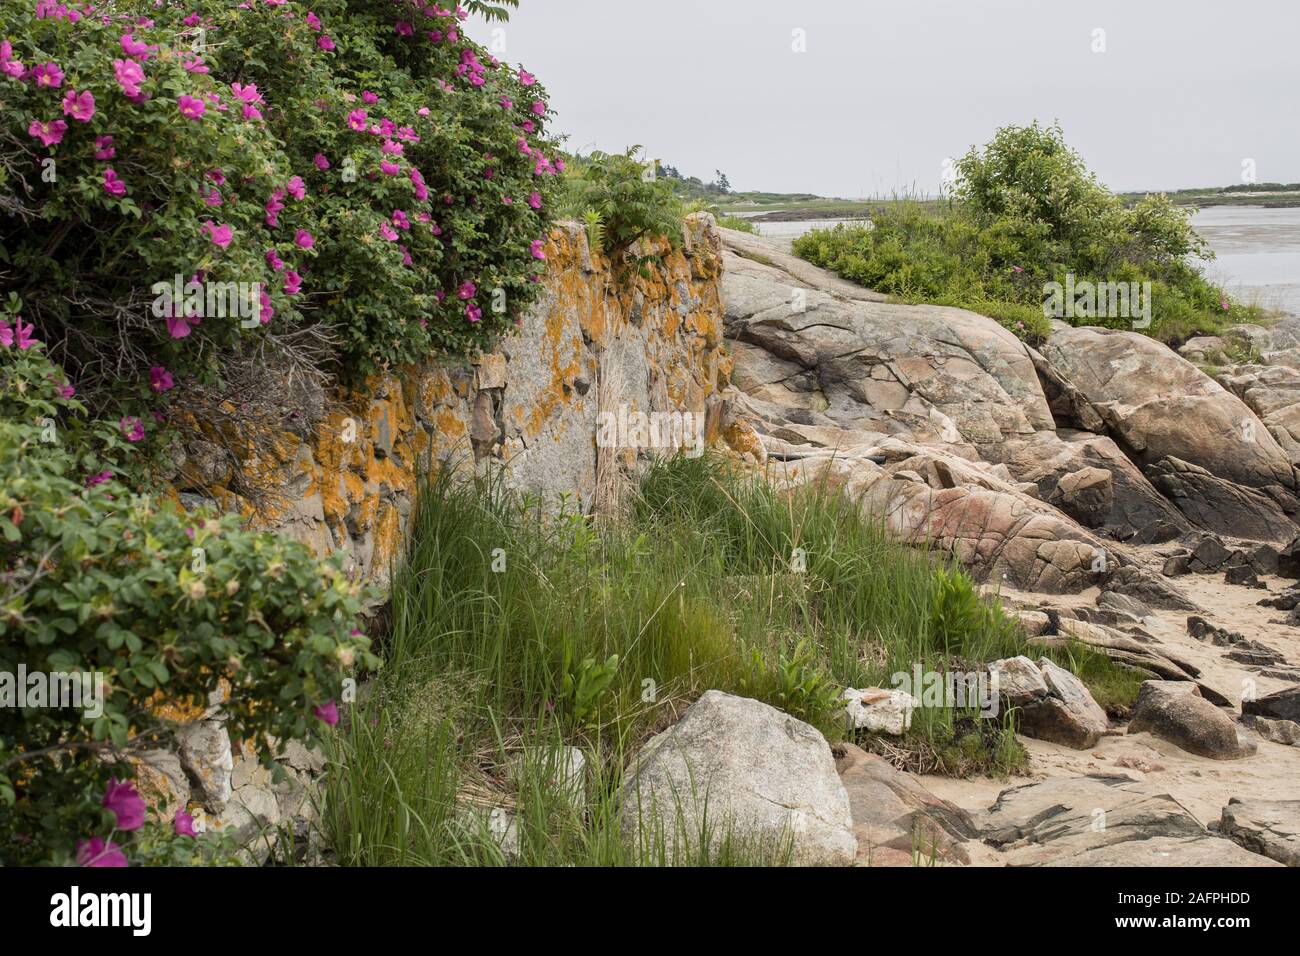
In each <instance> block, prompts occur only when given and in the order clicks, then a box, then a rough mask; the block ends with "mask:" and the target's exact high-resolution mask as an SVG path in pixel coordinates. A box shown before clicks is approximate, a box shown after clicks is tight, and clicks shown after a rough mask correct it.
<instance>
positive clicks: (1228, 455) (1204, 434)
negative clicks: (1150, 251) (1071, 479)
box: [1042, 323, 1300, 539]
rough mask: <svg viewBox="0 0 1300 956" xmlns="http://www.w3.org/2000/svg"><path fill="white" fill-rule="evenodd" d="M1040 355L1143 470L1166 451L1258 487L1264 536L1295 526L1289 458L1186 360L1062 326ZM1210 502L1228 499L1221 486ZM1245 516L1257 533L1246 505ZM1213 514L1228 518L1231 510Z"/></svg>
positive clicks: (1149, 345)
mask: <svg viewBox="0 0 1300 956" xmlns="http://www.w3.org/2000/svg"><path fill="white" fill-rule="evenodd" d="M1042 354H1043V356H1044V357H1045V358H1046V359H1047V361H1048V362H1050V363H1051V365H1052V367H1053V368H1054V369H1055V370H1056V371H1057V373H1058V374H1059V375H1060V376H1061V377H1062V378H1063V379H1065V380H1066V381H1068V382H1069V383H1070V384H1071V385H1072V386H1073V387H1074V388H1075V389H1077V390H1078V392H1079V393H1080V394H1081V395H1082V396H1083V397H1084V398H1086V399H1087V401H1088V402H1089V403H1090V404H1091V406H1092V407H1093V408H1094V409H1095V410H1096V411H1097V413H1098V414H1099V415H1100V416H1101V418H1102V419H1103V420H1104V421H1105V423H1106V427H1107V429H1108V430H1109V431H1110V433H1111V435H1112V436H1113V437H1114V438H1115V440H1116V441H1117V442H1118V443H1119V444H1120V446H1121V447H1123V448H1124V449H1125V451H1126V452H1128V453H1129V454H1130V455H1131V456H1132V457H1133V458H1134V460H1136V461H1137V462H1138V463H1139V464H1140V465H1142V466H1143V467H1144V468H1149V467H1151V466H1153V465H1156V464H1157V463H1158V462H1160V461H1161V460H1163V459H1166V458H1173V459H1177V460H1178V462H1180V463H1183V464H1186V465H1191V466H1195V467H1198V468H1201V469H1203V470H1204V472H1205V473H1207V474H1208V475H1210V476H1212V477H1214V478H1217V479H1220V480H1222V481H1225V482H1229V483H1231V484H1233V485H1238V486H1240V487H1242V488H1244V489H1253V490H1255V491H1257V492H1260V493H1261V495H1262V498H1263V499H1264V500H1266V501H1270V502H1271V510H1272V514H1273V515H1274V516H1275V523H1274V527H1273V531H1272V533H1271V535H1270V539H1271V538H1276V537H1277V536H1279V535H1284V536H1288V537H1289V536H1290V535H1291V534H1294V533H1295V524H1294V522H1293V521H1292V517H1291V516H1294V515H1296V514H1297V512H1300V500H1297V497H1296V495H1297V489H1298V483H1297V478H1296V472H1295V468H1294V467H1293V466H1292V463H1291V460H1290V458H1289V457H1288V456H1287V454H1286V452H1285V451H1284V450H1283V449H1282V447H1281V446H1280V445H1278V443H1277V441H1276V440H1275V439H1274V438H1273V436H1272V434H1271V433H1270V432H1269V431H1268V429H1267V428H1266V427H1265V426H1264V424H1263V423H1262V422H1260V420H1259V419H1258V418H1257V417H1256V416H1255V413H1254V412H1252V411H1251V410H1250V408H1249V407H1247V406H1246V404H1245V403H1243V402H1242V401H1241V399H1239V398H1237V396H1235V395H1233V394H1232V393H1230V392H1228V391H1227V390H1225V389H1224V388H1223V386H1221V385H1219V384H1218V383H1217V382H1215V381H1214V380H1213V379H1211V378H1210V377H1209V376H1207V375H1206V374H1205V373H1203V372H1202V371H1201V370H1200V369H1198V368H1197V367H1196V366H1195V365H1192V364H1191V363H1190V362H1188V361H1186V360H1185V359H1183V358H1181V357H1180V356H1179V355H1178V354H1177V353H1175V352H1173V351H1172V350H1171V349H1169V348H1167V347H1166V346H1164V345H1162V344H1161V343H1159V342H1157V341H1156V340H1154V339H1152V338H1149V337H1148V336H1145V335H1140V334H1138V333H1135V332H1123V331H1116V330H1113V329H1099V328H1072V327H1069V326H1066V325H1064V324H1062V323H1057V324H1056V325H1055V326H1054V331H1053V333H1052V335H1051V337H1050V338H1049V339H1048V341H1047V342H1046V344H1045V345H1044V346H1043V349H1042ZM1157 487H1159V483H1158V482H1157ZM1192 488H1193V490H1195V486H1192ZM1162 490H1163V489H1162ZM1216 501H1217V503H1218V504H1220V505H1225V506H1226V505H1228V504H1230V503H1231V501H1230V499H1229V498H1227V497H1226V496H1224V495H1223V494H1222V493H1220V494H1219V495H1218V496H1217V498H1216ZM1175 504H1179V505H1180V507H1181V506H1183V505H1184V504H1185V501H1179V500H1177V499H1176V500H1175ZM1208 512H1209V509H1208V508H1207V509H1203V510H1202V511H1201V512H1200V516H1201V517H1202V518H1204V517H1205V516H1206V514H1208ZM1245 514H1246V515H1247V516H1248V517H1249V518H1250V519H1251V528H1252V531H1258V530H1259V529H1258V526H1257V525H1256V524H1255V520H1256V516H1255V513H1254V510H1253V508H1252V509H1248V510H1247V511H1246V512H1245ZM1189 517H1190V515H1189ZM1193 520H1195V518H1194V519H1193ZM1222 520H1224V521H1228V522H1231V520H1232V518H1231V515H1228V516H1222Z"/></svg>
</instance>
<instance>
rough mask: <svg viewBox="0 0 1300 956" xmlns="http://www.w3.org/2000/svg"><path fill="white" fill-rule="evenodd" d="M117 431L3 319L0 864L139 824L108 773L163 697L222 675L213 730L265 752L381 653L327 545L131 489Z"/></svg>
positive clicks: (207, 685)
mask: <svg viewBox="0 0 1300 956" xmlns="http://www.w3.org/2000/svg"><path fill="white" fill-rule="evenodd" d="M132 431H133V426H132V425H131V423H125V422H120V421H118V422H115V421H107V422H106V421H99V420H95V419H93V418H91V417H89V416H88V415H87V414H86V411H85V408H84V407H83V406H82V404H81V403H80V402H79V401H78V400H77V399H76V398H75V397H73V396H72V395H71V394H70V388H69V386H68V385H67V384H66V382H65V380H64V376H63V373H62V370H60V369H59V368H58V367H57V366H55V365H53V364H52V363H51V362H50V361H49V360H48V358H47V357H46V356H45V354H44V349H43V346H42V344H41V343H40V342H39V341H38V340H36V339H35V338H34V337H33V334H32V328H31V325H30V324H28V323H27V322H26V321H25V320H24V319H23V318H21V317H19V316H17V315H14V314H12V313H10V314H9V315H8V316H7V317H5V318H2V319H0V475H3V476H4V481H3V484H2V485H0V705H2V706H0V863H6V864H8V863H15V862H17V863H31V862H41V861H51V860H52V861H54V862H62V861H71V860H73V859H74V858H76V856H77V855H78V852H79V847H80V846H81V845H82V844H83V843H85V842H86V841H91V840H94V839H100V840H107V841H108V843H114V841H116V843H115V845H118V846H119V847H120V846H121V845H122V840H121V838H120V835H119V836H118V837H116V838H114V837H112V836H111V832H112V831H114V830H116V831H134V830H136V829H139V828H140V822H141V821H138V820H137V819H136V817H137V812H136V811H137V810H140V811H141V812H142V805H140V806H137V805H136V804H135V802H134V801H126V802H125V803H120V804H119V806H129V807H130V809H129V811H122V812H118V813H117V814H116V819H110V818H109V817H107V816H106V815H105V814H106V809H109V803H111V802H112V801H111V800H110V801H108V802H105V801H106V800H107V797H106V796H105V795H106V794H109V793H119V792H120V788H119V790H117V791H113V790H112V789H111V786H110V779H111V778H117V779H119V780H125V779H126V778H128V777H130V776H131V775H132V765H131V763H130V761H129V759H128V758H129V756H130V754H131V753H132V752H133V751H138V750H139V749H142V748H156V747H160V746H165V745H167V743H168V741H169V735H170V734H171V733H172V731H173V730H174V729H175V728H176V726H177V724H176V723H175V721H174V720H172V719H169V718H168V716H167V715H168V714H169V713H175V712H176V711H175V708H178V707H180V708H185V707H186V706H187V705H188V706H190V707H191V708H192V709H202V707H204V706H206V704H207V702H208V695H209V694H210V693H211V692H213V691H214V690H217V689H218V688H219V687H220V688H223V689H224V690H225V698H226V699H225V701H224V703H223V704H222V710H223V713H224V714H225V715H226V721H227V727H228V729H229V732H230V733H231V735H232V736H233V737H234V738H235V739H240V740H250V741H253V742H254V744H255V746H256V747H258V748H259V749H260V752H261V755H262V757H263V759H264V761H266V762H267V763H268V765H269V764H270V762H271V759H272V756H273V739H274V740H278V741H284V740H288V739H291V738H293V739H299V740H303V741H306V742H307V743H309V744H310V743H312V742H313V741H314V740H315V739H316V738H317V736H318V735H319V734H320V733H321V732H322V731H324V730H325V729H326V727H327V725H329V724H331V723H333V722H335V721H336V720H337V711H336V709H335V704H334V703H333V702H334V701H336V700H338V699H340V697H341V691H342V688H343V686H344V685H343V681H344V680H345V679H346V678H347V677H348V675H349V674H352V673H354V672H355V669H356V668H373V667H375V666H377V665H378V661H377V659H376V658H375V657H374V656H373V655H372V654H371V653H370V651H369V642H368V641H367V639H366V638H365V637H364V636H363V635H362V633H361V631H360V630H359V628H358V621H359V617H360V613H361V609H362V605H363V602H364V601H365V600H366V599H367V598H368V597H369V595H367V594H365V593H364V592H363V589H362V588H361V587H360V585H358V584H356V583H354V582H352V581H349V580H348V579H347V577H346V576H345V575H344V574H343V572H342V570H341V569H340V567H339V565H338V564H337V562H336V561H335V560H334V559H333V558H331V559H329V560H320V559H318V558H316V557H315V556H314V555H313V554H312V553H311V551H310V550H309V549H307V548H306V547H305V546H304V545H301V544H299V543H297V542H293V541H290V540H288V539H285V538H281V537H277V536H274V535H269V534H258V533H255V532H253V531H249V530H247V529H245V528H243V527H242V526H241V522H240V519H239V518H238V517H237V516H235V515H225V516H222V517H217V516H214V515H211V514H207V513H186V512H184V511H182V510H181V509H180V508H179V507H178V506H176V505H175V504H174V503H172V502H170V501H167V500H166V499H165V498H162V497H161V496H157V495H155V496H148V495H139V494H132V493H131V492H132V488H131V486H130V485H128V484H127V483H126V482H125V481H123V480H122V479H123V478H125V477H128V476H129V475H130V474H131V464H130V459H131V457H132V452H133V450H134V448H135V445H134V444H133V442H132V441H131V440H130V435H131V433H132ZM20 668H21V669H23V670H25V672H26V673H27V674H33V673H37V674H44V675H50V674H73V675H88V676H87V677H86V678H84V679H83V678H80V677H78V681H79V683H80V684H81V685H82V691H83V692H89V691H92V690H93V677H94V675H98V677H99V678H100V679H102V682H103V683H102V695H100V697H99V699H98V700H97V701H96V700H93V699H91V700H90V704H89V706H87V705H86V701H87V698H86V697H85V696H84V695H83V696H82V697H81V698H80V700H79V703H80V704H81V706H80V707H68V706H58V704H59V703H64V704H66V703H67V702H68V701H69V700H74V698H72V697H69V698H67V699H66V700H62V701H55V700H54V699H53V695H52V693H47V695H46V697H45V698H44V699H38V698H35V697H33V696H31V695H27V696H25V697H23V698H20V697H19V696H18V694H19V693H20V691H19V688H18V686H17V682H16V678H17V676H18V675H19V674H20V673H21V671H20ZM87 681H90V682H91V683H87ZM48 686H51V687H52V686H55V685H54V684H53V683H51V684H49V685H48ZM92 698H93V694H92ZM164 703H166V705H167V707H166V708H164V707H163V706H161V705H162V704H164ZM23 704H26V706H23ZM101 707H102V713H96V712H97V711H99V710H100V709H101ZM88 718H93V719H88ZM124 815H126V816H128V817H129V824H124V822H123V816H124ZM180 836H181V833H180V828H179V820H178V826H177V834H176V837H177V838H180ZM156 843H157V840H156V839H153V838H151V839H150V840H146V841H145V844H144V846H146V847H148V848H149V849H148V853H150V854H152V857H151V858H163V857H166V858H168V859H172V858H174V855H168V852H167V851H166V850H165V849H160V848H159V847H158V846H156V845H155V844H156ZM159 854H161V855H162V856H159ZM112 859H114V860H116V859H117V857H116V856H113V857H112Z"/></svg>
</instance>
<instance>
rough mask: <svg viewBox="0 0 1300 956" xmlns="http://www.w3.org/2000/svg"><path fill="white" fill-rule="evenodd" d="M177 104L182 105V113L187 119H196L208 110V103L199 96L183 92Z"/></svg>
mask: <svg viewBox="0 0 1300 956" xmlns="http://www.w3.org/2000/svg"><path fill="white" fill-rule="evenodd" d="M176 105H177V106H179V107H180V110H181V115H182V116H184V117H186V118H187V119H192V120H196V119H198V118H199V117H200V116H202V115H203V114H204V113H205V112H207V109H208V107H207V104H206V103H204V102H203V101H202V100H201V99H198V98H197V97H193V96H188V95H185V94H182V95H181V96H180V97H178V98H177V100H176Z"/></svg>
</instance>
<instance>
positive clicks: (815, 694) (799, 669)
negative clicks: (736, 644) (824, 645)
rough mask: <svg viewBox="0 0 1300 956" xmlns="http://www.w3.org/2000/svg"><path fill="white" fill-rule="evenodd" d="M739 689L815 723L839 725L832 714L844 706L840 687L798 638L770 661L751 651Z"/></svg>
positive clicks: (828, 726)
mask: <svg viewBox="0 0 1300 956" xmlns="http://www.w3.org/2000/svg"><path fill="white" fill-rule="evenodd" d="M740 689H741V691H742V692H744V693H745V694H746V695H748V696H750V697H753V698H755V699H757V700H761V701H764V702H765V703H768V704H771V705H772V706H773V707H779V708H780V709H781V710H784V711H785V712H786V713H787V714H790V715H791V716H793V717H798V718H799V719H800V720H803V721H806V722H807V723H810V724H812V725H813V726H815V727H820V728H824V729H827V730H832V731H838V730H841V729H842V728H841V727H840V726H838V723H839V722H838V721H837V720H836V719H835V717H834V716H833V715H835V714H836V713H837V712H839V711H842V710H843V707H844V705H843V702H842V701H841V700H840V688H839V686H838V685H837V684H836V683H835V681H834V679H833V678H832V677H831V675H830V674H829V672H828V671H827V670H826V668H825V665H824V664H823V663H822V661H821V660H820V659H819V657H818V655H817V652H816V648H815V647H813V646H812V644H810V643H809V642H808V641H807V640H800V641H799V642H798V643H796V644H795V646H794V648H793V649H791V650H789V651H786V650H784V649H782V650H781V651H780V653H779V654H778V655H777V658H776V660H775V661H773V662H769V661H768V660H767V659H765V658H764V656H763V655H762V654H761V653H759V652H758V651H757V650H755V651H753V652H752V653H751V655H750V661H749V674H748V675H747V676H745V677H743V678H741V680H740Z"/></svg>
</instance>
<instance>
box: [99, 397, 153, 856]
mask: <svg viewBox="0 0 1300 956" xmlns="http://www.w3.org/2000/svg"><path fill="white" fill-rule="evenodd" d="M117 427H118V429H119V430H120V431H121V432H122V436H123V437H124V438H125V439H126V440H127V441H129V442H137V441H142V440H143V439H144V423H143V422H142V421H140V419H138V418H136V417H135V416H134V415H128V416H126V417H125V418H121V419H119V420H118V423H117ZM132 792H134V790H133V791H132ZM137 799H138V798H137ZM104 801H105V803H104V806H106V807H107V806H108V802H107V801H108V796H107V794H105V796H104ZM143 805H144V801H141V806H143ZM138 825H139V824H137V826H138ZM118 828H119V829H122V830H128V829H134V827H124V826H122V824H121V821H119V822H118Z"/></svg>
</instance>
